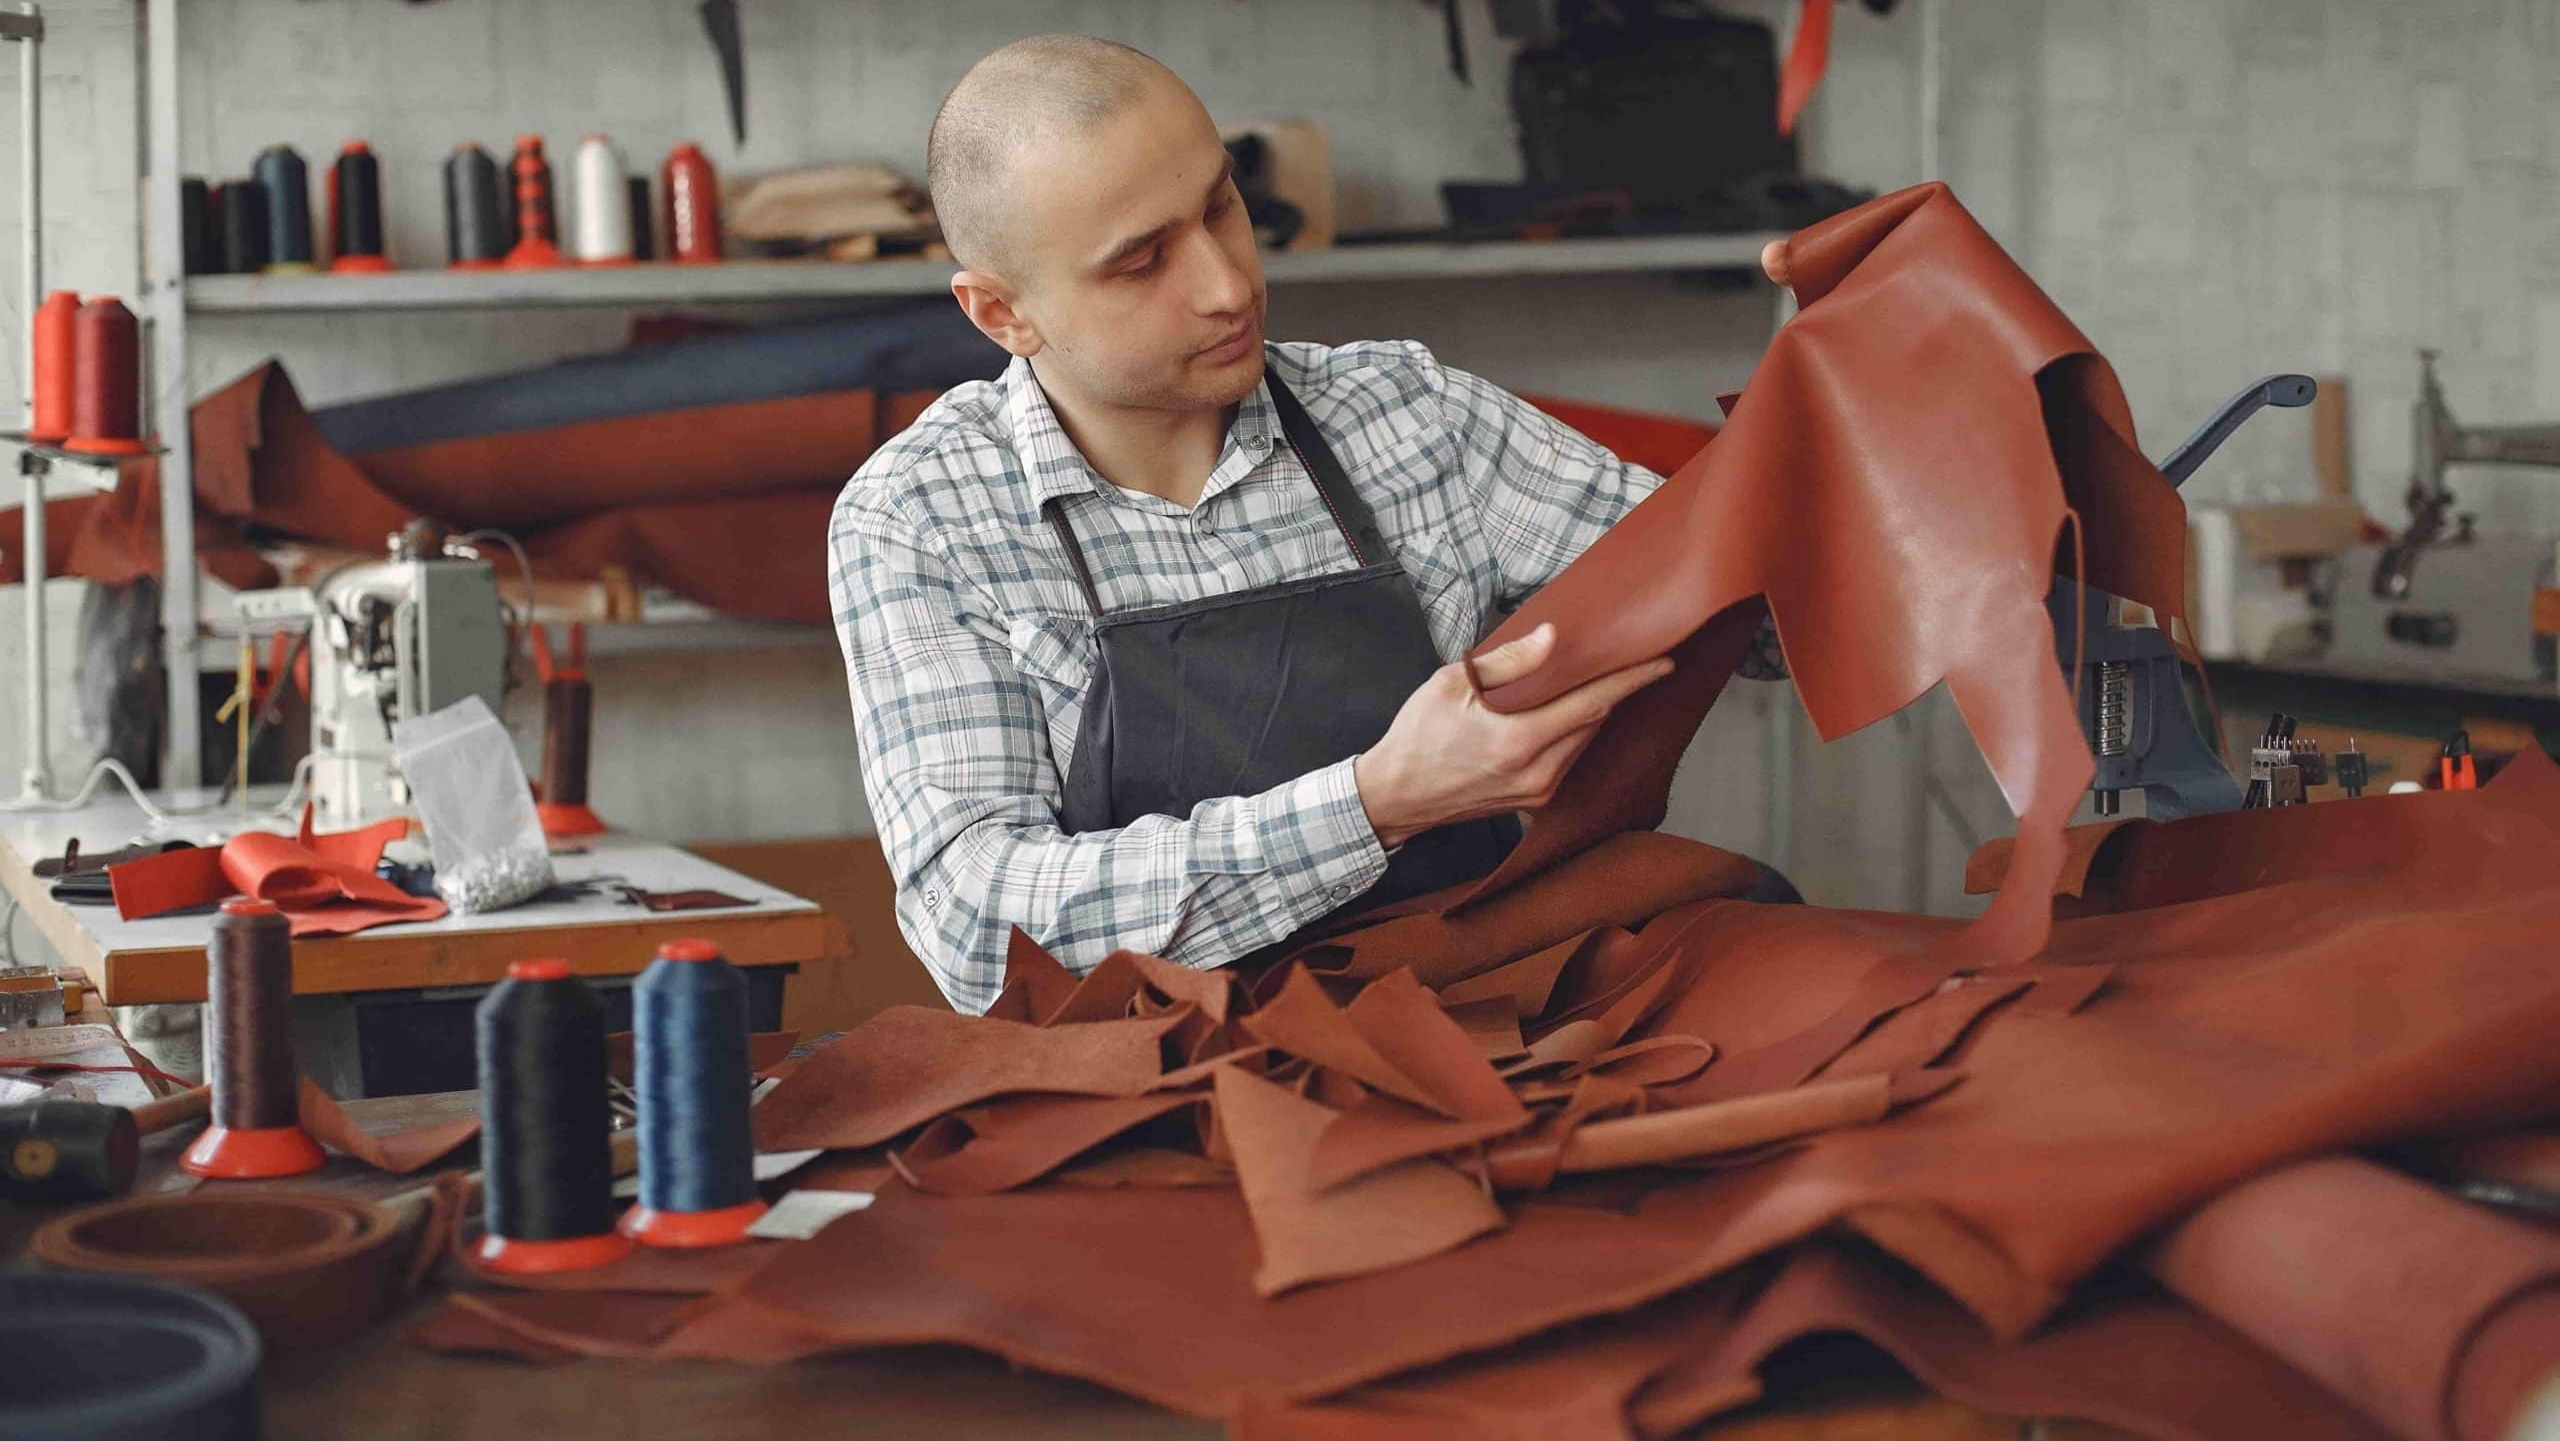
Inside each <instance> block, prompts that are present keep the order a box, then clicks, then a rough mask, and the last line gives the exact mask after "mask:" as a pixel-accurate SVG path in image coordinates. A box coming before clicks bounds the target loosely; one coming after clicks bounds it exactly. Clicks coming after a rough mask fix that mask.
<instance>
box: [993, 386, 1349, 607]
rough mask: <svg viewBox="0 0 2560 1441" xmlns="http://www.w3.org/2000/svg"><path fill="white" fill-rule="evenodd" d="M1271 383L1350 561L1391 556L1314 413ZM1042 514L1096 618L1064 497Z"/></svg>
mask: <svg viewBox="0 0 2560 1441" xmlns="http://www.w3.org/2000/svg"><path fill="white" fill-rule="evenodd" d="M1262 378H1263V380H1264V381H1265V382H1266V383H1267V384H1269V386H1270V387H1271V408H1272V409H1273V410H1275V411H1278V412H1279V414H1280V433H1281V435H1282V436H1283V437H1285V438H1286V439H1287V440H1288V442H1289V449H1290V451H1291V453H1293V454H1295V455H1296V456H1297V457H1298V464H1300V465H1301V466H1304V467H1305V468H1306V472H1307V478H1308V479H1310V480H1312V481H1314V482H1315V486H1316V495H1317V496H1318V497H1319V498H1320V499H1322V500H1323V501H1324V508H1325V512H1326V514H1328V515H1331V516H1332V517H1333V525H1334V529H1336V530H1339V531H1341V532H1342V543H1343V544H1345V545H1347V546H1349V547H1351V559H1352V562H1353V564H1355V565H1359V566H1362V567H1366V566H1371V565H1375V564H1377V563H1378V561H1379V560H1381V559H1384V558H1385V557H1387V556H1390V555H1392V554H1394V552H1393V551H1391V550H1389V549H1388V548H1387V537H1386V535H1385V533H1384V532H1382V531H1380V530H1379V529H1378V518H1377V517H1376V516H1375V515H1373V514H1371V513H1370V511H1369V503H1368V502H1367V501H1364V500H1362V499H1361V498H1360V492H1359V491H1357V490H1355V489H1353V488H1352V484H1351V477H1350V476H1348V475H1346V474H1344V473H1343V470H1342V462H1341V461H1340V460H1338V459H1336V458H1335V457H1334V453H1333V447H1332V446H1330V445H1328V444H1326V443H1325V438H1324V432H1323V431H1321V430H1318V429H1317V428H1316V423H1315V419H1314V417H1312V416H1310V415H1308V414H1307V409H1306V407H1305V406H1303V405H1300V404H1299V403H1298V397H1296V396H1295V395H1292V394H1290V393H1289V387H1288V386H1286V385H1284V384H1282V383H1281V380H1280V377H1279V376H1277V375H1274V374H1272V373H1271V372H1270V370H1269V369H1267V368H1266V369H1265V370H1264V371H1263V373H1262ZM1040 513H1041V514H1042V515H1045V516H1047V517H1048V518H1049V528H1050V529H1051V530H1052V531H1055V532H1056V533H1057V536H1058V544H1060V545H1062V546H1064V547H1066V551H1067V564H1068V565H1070V566H1072V567H1074V568H1075V573H1076V585H1077V586H1078V588H1080V589H1082V590H1083V591H1084V603H1085V604H1086V605H1088V606H1091V607H1092V608H1093V613H1094V615H1095V616H1096V617H1097V618H1099V617H1101V616H1102V615H1104V614H1106V612H1105V611H1104V610H1103V608H1102V592H1101V590H1100V589H1098V588H1097V587H1096V586H1095V585H1094V583H1093V570H1092V568H1091V567H1090V566H1088V565H1087V564H1086V563H1085V558H1084V547H1083V546H1081V545H1078V544H1077V543H1076V528H1075V527H1074V526H1073V525H1072V524H1069V523H1068V520H1067V507H1066V497H1064V496H1055V497H1052V498H1051V499H1049V500H1048V501H1046V502H1045V503H1043V504H1042V505H1041V507H1040Z"/></svg>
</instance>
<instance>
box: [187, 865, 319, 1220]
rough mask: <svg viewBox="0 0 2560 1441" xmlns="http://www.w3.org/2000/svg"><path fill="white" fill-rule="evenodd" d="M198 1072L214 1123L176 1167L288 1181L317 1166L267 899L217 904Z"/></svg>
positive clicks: (284, 959) (288, 986) (282, 930)
mask: <svg viewBox="0 0 2560 1441" xmlns="http://www.w3.org/2000/svg"><path fill="white" fill-rule="evenodd" d="M205 1004H206V1007H207V1010H206V1015H205V1028H204V1033H205V1049H206V1055H205V1072H206V1074H207V1075H209V1076H211V1077H212V1079H213V1126H212V1128H211V1129H209V1130H207V1131H206V1132H205V1133H204V1134H203V1135H202V1136H199V1137H197V1138H196V1142H195V1144H194V1145H192V1146H189V1147H188V1148H187V1153H186V1155H185V1156H184V1157H182V1158H180V1160H179V1162H178V1164H180V1165H181V1166H184V1167H186V1168H187V1169H188V1170H190V1171H193V1172H195V1173H196V1174H197V1175H199V1176H224V1177H249V1176H292V1175H298V1174H300V1173H301V1172H304V1171H309V1170H314V1169H316V1168H318V1166H319V1165H320V1162H321V1159H322V1158H321V1154H320V1147H319V1145H318V1144H317V1143H315V1142H314V1141H313V1140H312V1139H311V1137H310V1136H308V1135H306V1134H305V1133H304V1132H303V1129H302V1124H301V1121H300V1120H299V1118H298V1117H299V1106H298V1104H297V1095H296V1092H297V1089H298V1086H299V1081H300V1078H299V1076H298V1075H297V1073H296V1072H295V1069H294V1064H293V1032H292V1029H291V1027H292V1019H293V1018H292V1009H293V928H292V923H291V922H289V921H287V920H286V919H285V915H284V912H282V911H280V910H277V909H276V907H275V903H274V902H272V901H261V900H255V899H252V898H249V897H239V898H235V899H233V900H228V901H224V902H223V903H222V913H221V914H220V915H217V916H215V917H214V920H213V944H212V945H210V946H208V947H206V949H205Z"/></svg>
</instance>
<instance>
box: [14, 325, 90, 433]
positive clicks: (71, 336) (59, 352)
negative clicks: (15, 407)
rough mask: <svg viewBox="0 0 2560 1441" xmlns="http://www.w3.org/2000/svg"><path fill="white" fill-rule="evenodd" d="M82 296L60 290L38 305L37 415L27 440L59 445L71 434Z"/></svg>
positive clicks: (35, 378)
mask: <svg viewBox="0 0 2560 1441" xmlns="http://www.w3.org/2000/svg"><path fill="white" fill-rule="evenodd" d="M79 315H80V297H79V296H77V295H74V294H72V293H71V292H70V291H68V290H57V291H54V292H53V293H52V294H50V295H47V296H46V297H45V298H44V304H42V305H39V306H37V307H36V320H35V327H36V373H35V376H34V395H35V418H34V420H33V421H32V423H30V424H29V426H28V428H27V439H29V440H34V441H41V442H43V443H44V444H47V445H55V444H59V443H60V442H61V441H63V440H64V439H66V438H68V437H69V436H70V434H71V385H72V376H71V372H72V368H73V363H74V362H73V357H74V356H75V355H76V354H77V353H78V349H77V336H78V333H79V326H78V319H79Z"/></svg>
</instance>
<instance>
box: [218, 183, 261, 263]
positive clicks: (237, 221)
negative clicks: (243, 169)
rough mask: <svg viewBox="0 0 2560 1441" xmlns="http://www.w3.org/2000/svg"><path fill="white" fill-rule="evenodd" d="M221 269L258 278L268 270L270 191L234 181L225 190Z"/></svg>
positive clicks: (223, 197)
mask: <svg viewBox="0 0 2560 1441" xmlns="http://www.w3.org/2000/svg"><path fill="white" fill-rule="evenodd" d="M220 204H221V207H222V268H223V270H224V271H225V272H227V273H229V274H232V275H255V274H257V273H258V272H259V271H261V270H264V269H266V268H267V187H265V186H264V185H261V184H259V183H258V182H257V181H255V180H234V181H232V182H231V183H230V184H228V185H225V186H223V187H222V195H221V200H220Z"/></svg>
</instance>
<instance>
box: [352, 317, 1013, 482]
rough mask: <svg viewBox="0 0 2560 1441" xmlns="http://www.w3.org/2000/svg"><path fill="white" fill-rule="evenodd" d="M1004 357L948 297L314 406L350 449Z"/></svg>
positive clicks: (965, 368) (898, 381)
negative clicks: (424, 388) (347, 401)
mask: <svg viewBox="0 0 2560 1441" xmlns="http://www.w3.org/2000/svg"><path fill="white" fill-rule="evenodd" d="M1006 359H1007V357H1006V355H1005V353H1004V352H1003V351H1002V350H1000V349H998V348H997V347H996V345H995V343H994V342H992V341H990V340H988V339H987V338H986V337H985V336H983V335H981V334H979V333H978V329H977V327H976V326H973V325H971V324H970V323H969V318H968V317H967V316H965V315H963V314H961V313H960V307H959V306H957V305H954V304H952V302H951V297H949V296H947V295H934V296H925V297H921V298H918V299H915V300H902V301H898V302H895V303H893V304H888V305H883V306H880V307H878V308H876V309H872V310H865V311H863V312H861V313H859V314H854V315H839V316H830V317H828V318H826V319H824V320H813V321H804V322H797V323H793V324H789V325H774V326H762V327H758V328H756V329H753V330H742V331H737V332H735V333H732V334H725V335H706V336H702V337H699V338H697V339H692V340H678V341H669V342H666V343H664V344H657V345H641V346H634V347H632V348H630V349H628V350H617V351H613V352H610V353H608V354H604V355H588V356H579V357H577V358H575V359H571V360H563V361H559V362H556V363H554V364H551V365H546V366H542V367H540V368H538V369H534V370H520V371H516V372H514V373H513V374H509V375H497V376H490V377H487V378H485V379H480V380H470V381H464V382H462V383H460V384H458V385H441V386H435V387H432V388H430V389H426V390H412V391H404V392H402V393H400V394H397V395H385V396H377V397H375V398H374V399H371V400H359V401H354V402H351V403H349V404H346V405H337V406H331V407H329V408H327V409H325V410H315V411H313V412H312V413H311V419H312V421H313V423H315V424H317V425H318V426H319V427H320V433H321V434H322V435H323V436H325V437H326V438H327V439H328V441H329V443H330V444H331V445H332V446H334V447H336V448H337V449H338V450H340V451H341V452H344V453H346V454H349V455H361V454H363V453H365V452H366V451H374V450H399V449H403V448H405V447H408V446H413V445H426V444H430V443H432V442H435V441H441V440H458V439H462V438H464V437H467V436H475V435H494V434H499V433H502V432H506V431H513V430H540V429H544V428H547V427H550V426H557V425H574V424H577V423H579V422H582V421H594V420H618V419H622V418H625V417H628V416H634V415H648V414H653V413H656V412H659V411H667V410H686V409H691V408H694V407H697V406H706V405H732V404H737V403H740V402H744V401H755V400H778V399H782V398H785V397H789V396H795V395H822V394H826V393H829V392H832V391H839V390H880V391H900V390H944V389H948V388H950V387H951V386H954V385H958V384H960V383H961V382H962V381H967V380H986V379H992V378H993V377H994V376H996V375H997V374H999V373H1000V372H1002V371H1003V369H1004V367H1005V362H1006Z"/></svg>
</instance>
